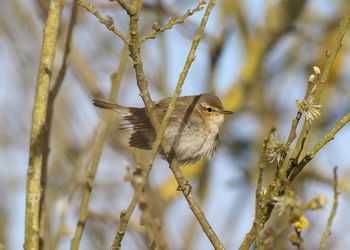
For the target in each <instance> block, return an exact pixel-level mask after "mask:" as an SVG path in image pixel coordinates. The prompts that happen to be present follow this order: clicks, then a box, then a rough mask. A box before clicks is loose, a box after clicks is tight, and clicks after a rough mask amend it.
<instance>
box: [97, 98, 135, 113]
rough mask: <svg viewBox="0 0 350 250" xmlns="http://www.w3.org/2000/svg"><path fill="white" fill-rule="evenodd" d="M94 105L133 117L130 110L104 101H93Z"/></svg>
mask: <svg viewBox="0 0 350 250" xmlns="http://www.w3.org/2000/svg"><path fill="white" fill-rule="evenodd" d="M92 104H93V105H95V106H96V107H98V108H101V109H112V110H115V111H117V112H119V113H120V114H121V115H122V116H128V115H131V113H130V111H129V108H127V107H124V106H121V105H118V104H116V103H111V102H107V101H103V100H97V99H94V100H92Z"/></svg>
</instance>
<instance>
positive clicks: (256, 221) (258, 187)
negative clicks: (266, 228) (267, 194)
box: [253, 128, 276, 249]
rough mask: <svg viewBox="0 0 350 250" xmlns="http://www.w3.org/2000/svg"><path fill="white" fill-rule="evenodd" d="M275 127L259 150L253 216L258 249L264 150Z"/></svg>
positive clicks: (264, 161) (259, 245) (265, 158)
mask: <svg viewBox="0 0 350 250" xmlns="http://www.w3.org/2000/svg"><path fill="white" fill-rule="evenodd" d="M275 130H276V129H275V128H272V129H271V130H270V132H269V134H268V136H266V138H265V139H264V143H263V149H262V152H261V156H260V161H259V165H258V167H259V175H258V181H257V184H256V191H255V218H254V222H253V224H254V228H255V238H256V249H260V247H261V242H260V222H259V220H260V219H259V218H260V216H259V214H260V211H261V209H262V205H263V204H262V198H263V195H264V194H263V190H262V178H263V171H264V169H265V166H266V160H267V156H266V150H267V144H268V143H269V141H270V138H271V136H272V134H273V133H274V132H275Z"/></svg>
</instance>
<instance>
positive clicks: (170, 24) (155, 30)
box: [140, 0, 205, 43]
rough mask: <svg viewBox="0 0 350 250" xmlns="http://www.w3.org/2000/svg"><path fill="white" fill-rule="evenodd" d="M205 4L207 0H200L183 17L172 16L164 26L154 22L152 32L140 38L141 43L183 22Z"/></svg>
mask: <svg viewBox="0 0 350 250" xmlns="http://www.w3.org/2000/svg"><path fill="white" fill-rule="evenodd" d="M204 6H205V1H204V0H203V1H200V2H199V3H198V5H197V7H196V8H194V9H191V10H188V11H187V12H186V13H185V14H184V15H182V16H181V17H179V18H176V19H175V18H173V17H170V18H169V22H168V23H167V24H166V25H164V26H162V27H160V26H159V24H158V23H154V25H153V30H152V32H150V33H149V34H147V35H144V36H143V37H141V38H140V43H143V42H144V41H146V40H148V39H154V38H155V37H156V35H157V34H159V33H161V32H163V31H165V30H168V29H171V28H172V27H173V26H174V25H175V24H178V23H183V22H184V21H185V19H186V18H187V17H189V16H192V15H193V14H194V13H196V12H198V11H200V10H202V9H203V8H204Z"/></svg>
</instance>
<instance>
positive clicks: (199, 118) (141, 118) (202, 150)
mask: <svg viewBox="0 0 350 250" xmlns="http://www.w3.org/2000/svg"><path fill="white" fill-rule="evenodd" d="M170 101H171V98H165V99H162V100H160V101H159V102H158V103H156V105H155V107H154V110H155V113H156V114H157V116H158V120H159V121H162V119H163V118H164V115H165V113H166V111H167V109H168V106H169V103H170ZM93 104H94V105H95V106H97V107H99V108H103V109H112V110H115V111H117V112H118V113H119V114H120V115H121V117H122V120H123V123H122V124H121V125H120V129H121V130H133V131H134V132H133V134H132V135H131V137H130V140H129V145H130V146H131V147H136V148H140V149H146V150H149V149H151V147H152V143H153V142H154V140H155V138H156V134H155V131H154V129H153V127H152V124H151V122H150V120H149V119H148V116H147V113H146V109H145V108H135V107H124V106H121V105H118V104H114V103H110V102H106V101H102V100H94V101H93ZM231 113H232V112H230V111H225V110H224V107H223V105H222V103H221V101H220V99H219V98H217V97H216V96H214V95H211V94H202V95H195V96H183V97H179V98H178V101H177V104H176V106H175V109H174V112H173V114H172V116H171V117H170V120H169V124H168V126H167V128H166V130H165V133H164V138H165V140H166V141H167V143H169V144H170V145H171V146H172V148H173V150H174V153H175V157H176V159H177V160H178V162H179V163H180V164H181V165H184V164H188V163H192V162H195V161H197V160H199V159H200V158H202V157H204V156H207V157H210V156H211V155H212V154H213V152H214V151H215V150H216V148H217V146H218V131H219V127H220V125H221V123H222V122H223V115H224V114H231Z"/></svg>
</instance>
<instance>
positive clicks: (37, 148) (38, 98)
mask: <svg viewBox="0 0 350 250" xmlns="http://www.w3.org/2000/svg"><path fill="white" fill-rule="evenodd" d="M62 9H63V1H62V0H51V1H50V6H49V12H48V18H47V22H46V26H45V30H44V35H43V45H42V49H41V58H40V65H39V72H38V78H37V87H36V93H35V101H34V109H33V114H32V116H33V117H32V130H31V136H30V149H29V150H30V152H29V165H28V171H27V194H26V212H25V213H26V214H25V241H24V248H25V249H38V248H39V232H40V213H41V211H40V200H41V195H42V193H41V192H42V190H41V176H42V165H43V160H44V154H45V150H44V140H45V138H44V135H45V130H46V115H47V103H48V96H49V91H50V82H51V76H52V69H53V63H54V58H55V50H56V43H57V37H58V30H59V26H60V19H61V14H62Z"/></svg>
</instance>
